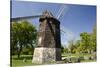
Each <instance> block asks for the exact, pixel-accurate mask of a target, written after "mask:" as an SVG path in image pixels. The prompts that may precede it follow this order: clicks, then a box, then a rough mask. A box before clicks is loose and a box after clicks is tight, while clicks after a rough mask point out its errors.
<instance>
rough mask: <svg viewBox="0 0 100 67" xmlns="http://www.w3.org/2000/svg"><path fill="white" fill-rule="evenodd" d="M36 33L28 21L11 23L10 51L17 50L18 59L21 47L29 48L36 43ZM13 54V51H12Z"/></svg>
mask: <svg viewBox="0 0 100 67" xmlns="http://www.w3.org/2000/svg"><path fill="white" fill-rule="evenodd" d="M36 35H37V31H36V28H35V26H33V25H32V24H31V23H29V22H28V21H20V22H12V26H11V47H12V48H11V50H15V49H17V52H18V58H19V57H20V54H21V51H22V48H23V47H28V46H31V47H32V49H33V48H34V45H33V44H35V43H36ZM12 53H13V51H12Z"/></svg>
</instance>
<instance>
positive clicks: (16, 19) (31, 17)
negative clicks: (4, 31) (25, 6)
mask: <svg viewBox="0 0 100 67" xmlns="http://www.w3.org/2000/svg"><path fill="white" fill-rule="evenodd" d="M40 16H42V15H36V16H24V17H15V18H10V20H11V21H18V20H24V19H33V18H38V17H40Z"/></svg>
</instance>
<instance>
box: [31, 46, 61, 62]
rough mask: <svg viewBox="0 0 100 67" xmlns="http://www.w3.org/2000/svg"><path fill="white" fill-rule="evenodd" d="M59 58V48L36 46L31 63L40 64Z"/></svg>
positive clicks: (58, 59)
mask: <svg viewBox="0 0 100 67" xmlns="http://www.w3.org/2000/svg"><path fill="white" fill-rule="evenodd" d="M60 60H61V49H60V48H46V47H38V48H35V50H34V55H33V60H32V63H37V64H42V63H49V62H55V61H60Z"/></svg>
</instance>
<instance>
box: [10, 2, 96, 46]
mask: <svg viewBox="0 0 100 67" xmlns="http://www.w3.org/2000/svg"><path fill="white" fill-rule="evenodd" d="M63 6H65V9H64V11H63V14H62V15H61V17H60V18H59V21H60V22H61V29H62V30H64V31H65V32H66V33H63V32H61V42H62V44H63V45H64V46H67V44H68V41H69V40H72V39H75V40H76V39H79V35H80V33H81V32H89V33H91V32H92V29H93V26H94V25H95V24H96V7H95V6H89V5H72V4H57V3H56V4H55V3H41V2H25V1H13V2H12V17H19V16H32V15H41V14H42V12H43V11H44V10H49V11H51V12H52V13H53V15H54V16H55V17H57V16H58V14H59V10H60V9H62V8H63ZM38 20H39V18H36V19H31V20H29V21H30V22H32V23H33V24H34V25H35V26H36V27H37V28H38V26H39V21H38Z"/></svg>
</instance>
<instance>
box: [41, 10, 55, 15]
mask: <svg viewBox="0 0 100 67" xmlns="http://www.w3.org/2000/svg"><path fill="white" fill-rule="evenodd" d="M43 16H45V17H54V16H53V14H52V13H51V12H50V11H48V10H45V11H44V12H43Z"/></svg>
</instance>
